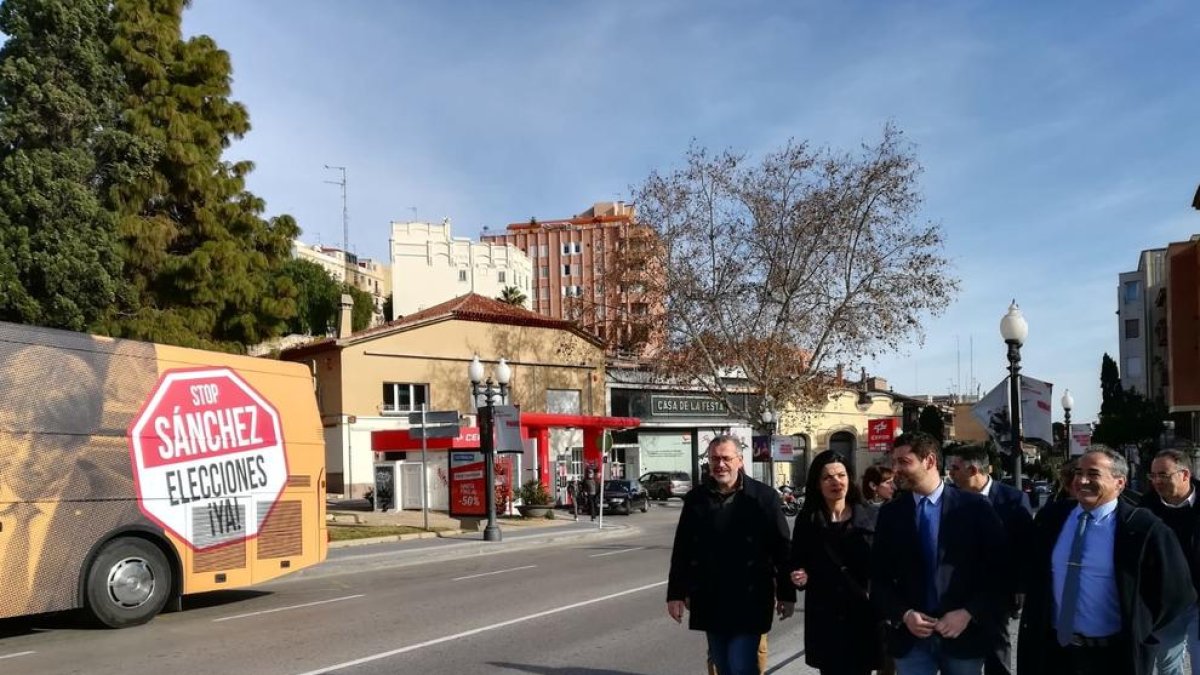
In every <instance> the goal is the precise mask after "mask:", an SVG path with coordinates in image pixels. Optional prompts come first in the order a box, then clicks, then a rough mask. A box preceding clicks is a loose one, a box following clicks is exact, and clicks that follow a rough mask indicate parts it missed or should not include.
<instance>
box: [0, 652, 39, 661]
mask: <svg viewBox="0 0 1200 675" xmlns="http://www.w3.org/2000/svg"><path fill="white" fill-rule="evenodd" d="M36 653H37V652H17V653H15V654H4V655H3V656H0V660H4V659H15V658H17V657H18V656H29V655H30V654H36Z"/></svg>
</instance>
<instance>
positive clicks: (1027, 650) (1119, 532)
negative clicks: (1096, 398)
mask: <svg viewBox="0 0 1200 675" xmlns="http://www.w3.org/2000/svg"><path fill="white" fill-rule="evenodd" d="M1128 474H1129V465H1128V464H1127V463H1126V462H1125V458H1124V457H1122V456H1121V455H1120V453H1117V452H1115V451H1113V450H1112V449H1110V448H1107V447H1104V446H1098V445H1094V446H1092V447H1091V448H1089V449H1088V451H1087V452H1086V453H1084V455H1083V456H1082V457H1081V458H1080V460H1079V466H1078V469H1077V470H1076V472H1075V481H1074V494H1075V498H1076V500H1078V501H1061V502H1054V503H1052V504H1048V505H1047V506H1046V507H1045V508H1043V509H1042V510H1041V511H1040V512H1039V513H1038V515H1037V518H1036V519H1034V543H1033V546H1032V547H1031V548H1032V554H1031V555H1032V556H1033V557H1032V561H1033V562H1032V567H1031V571H1030V576H1029V578H1028V586H1027V592H1026V594H1025V610H1024V611H1023V612H1022V614H1021V632H1020V637H1019V639H1018V641H1017V672H1019V673H1020V674H1021V675H1064V674H1065V675H1150V673H1151V672H1152V669H1153V665H1154V654H1155V648H1156V647H1157V643H1158V640H1157V639H1156V638H1155V634H1156V633H1160V632H1161V631H1162V630H1163V629H1165V628H1167V627H1168V626H1171V625H1172V624H1173V623H1174V622H1175V621H1176V620H1178V619H1179V618H1180V617H1181V616H1183V615H1184V614H1185V613H1186V612H1187V610H1188V608H1189V607H1191V606H1192V605H1193V604H1195V602H1196V592H1195V590H1194V589H1193V588H1192V583H1191V579H1190V577H1189V575H1188V567H1187V561H1186V560H1185V559H1184V557H1183V551H1182V550H1181V549H1180V548H1179V542H1178V541H1177V540H1176V538H1175V535H1174V534H1172V533H1171V530H1170V528H1168V527H1167V526H1166V525H1164V524H1163V522H1162V521H1161V520H1159V519H1158V517H1157V516H1155V515H1154V514H1152V513H1150V511H1149V510H1147V509H1141V508H1137V507H1134V506H1131V505H1129V504H1128V503H1126V502H1125V501H1124V500H1122V499H1120V495H1121V491H1122V490H1123V489H1124V487H1125V480H1126V477H1127V476H1128Z"/></svg>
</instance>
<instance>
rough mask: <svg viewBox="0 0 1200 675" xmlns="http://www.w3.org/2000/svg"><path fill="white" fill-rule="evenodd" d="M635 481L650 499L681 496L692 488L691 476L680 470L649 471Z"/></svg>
mask: <svg viewBox="0 0 1200 675" xmlns="http://www.w3.org/2000/svg"><path fill="white" fill-rule="evenodd" d="M637 482H639V483H641V485H642V487H644V488H645V489H646V492H647V493H649V495H650V498H651V499H670V498H671V497H679V498H681V499H682V498H683V496H684V495H686V494H687V493H688V492H691V490H692V477H691V476H689V475H688V474H686V473H684V472H682V471H650V472H648V473H644V474H642V475H641V477H640V478H638V480H637Z"/></svg>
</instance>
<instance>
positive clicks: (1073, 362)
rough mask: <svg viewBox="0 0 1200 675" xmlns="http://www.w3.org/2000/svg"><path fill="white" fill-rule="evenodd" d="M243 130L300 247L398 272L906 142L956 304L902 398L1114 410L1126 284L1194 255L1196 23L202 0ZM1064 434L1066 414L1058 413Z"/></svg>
mask: <svg viewBox="0 0 1200 675" xmlns="http://www.w3.org/2000/svg"><path fill="white" fill-rule="evenodd" d="M184 26H185V31H186V32H188V33H192V34H194V33H206V34H209V35H211V36H213V37H214V38H215V39H216V40H217V42H218V44H219V45H220V46H221V47H223V48H224V49H226V50H228V51H229V52H230V54H231V55H232V58H233V64H234V78H235V82H234V96H235V98H237V99H238V100H240V101H242V102H243V103H245V104H246V106H247V107H248V108H249V110H250V115H251V121H252V123H253V127H254V128H253V130H252V131H251V132H250V134H249V135H248V136H247V137H246V138H245V139H244V140H242V141H241V142H239V143H237V144H235V145H234V146H233V148H232V149H231V150H230V151H229V153H228V157H229V158H237V159H241V158H245V159H250V160H253V161H254V162H255V163H256V165H257V170H256V171H255V172H254V173H253V174H252V176H251V178H250V182H249V184H250V188H251V189H252V190H254V191H255V192H256V193H258V194H259V195H260V196H261V197H263V198H264V199H266V201H267V205H268V210H269V212H270V213H271V214H278V213H290V214H292V215H293V216H295V217H296V218H297V219H298V221H299V222H300V225H301V227H302V228H303V230H304V240H305V241H310V242H316V241H321V242H324V243H327V244H334V245H340V243H341V239H342V228H341V199H340V193H339V188H338V187H337V186H334V185H328V184H325V183H323V181H325V180H333V179H335V178H336V177H337V176H336V174H335V173H333V172H327V171H325V170H324V169H323V168H322V167H323V165H325V164H333V165H345V166H346V167H348V174H349V181H348V182H349V202H350V242H351V245H350V247H351V249H352V250H354V251H356V252H357V253H359V254H360V255H364V256H371V257H376V258H381V259H385V258H386V256H387V246H388V242H387V240H388V233H389V223H390V222H391V221H392V220H411V219H412V218H413V216H414V211H413V209H414V208H415V209H416V211H415V215H416V217H417V218H419V219H421V220H440V219H441V218H444V217H449V218H451V220H452V222H453V223H454V230H455V234H457V235H464V236H472V237H475V236H477V235H478V233H479V231H480V230H481V229H482V227H484V226H491V227H492V228H499V227H503V226H504V225H505V224H507V223H510V222H515V221H522V220H527V219H528V218H530V217H531V216H536V217H538V218H540V219H548V218H560V217H567V216H570V215H573V214H575V213H578V212H580V211H583V210H584V209H586V208H588V207H589V206H590V205H591V203H592V202H593V201H603V200H610V199H623V198H627V197H628V195H629V193H630V186H631V185H633V184H636V183H638V182H639V181H641V180H642V179H643V178H644V177H645V176H646V175H647V173H648V172H649V171H650V170H651V169H654V168H670V167H671V166H674V165H677V164H678V162H679V161H680V160H681V158H682V156H683V152H684V151H685V150H686V148H687V146H688V143H689V141H690V140H691V139H693V138H695V139H696V140H697V141H698V142H699V143H700V144H702V145H705V146H708V147H710V148H734V149H738V150H743V151H747V152H750V153H761V152H763V151H766V150H768V149H771V148H774V147H777V146H779V145H781V144H782V143H783V142H785V141H786V140H787V139H788V138H789V137H795V138H799V139H807V140H809V141H811V142H813V143H814V144H817V145H828V146H831V147H834V148H844V149H852V148H854V147H856V146H857V145H858V144H859V143H861V142H864V141H867V142H871V141H874V140H875V139H877V138H878V136H879V133H880V130H881V129H882V127H883V125H884V124H885V123H887V122H889V121H890V122H894V123H895V124H896V125H897V126H899V127H900V128H901V129H902V130H903V131H904V132H905V134H906V136H907V137H908V139H909V140H911V141H912V142H913V143H914V144H915V145H916V150H917V154H918V157H919V158H920V161H921V163H922V164H923V165H924V167H925V173H924V174H923V176H922V188H923V191H924V195H925V204H924V217H925V218H927V219H929V220H933V221H937V222H940V223H941V224H942V225H943V226H944V228H945V230H946V233H947V238H948V246H947V253H948V254H949V255H950V257H951V258H952V259H953V260H954V261H955V266H956V270H957V273H958V275H959V276H960V277H961V278H962V281H963V284H962V293H961V294H960V296H959V298H958V300H957V301H956V302H955V303H954V304H953V305H952V306H951V307H949V308H948V309H947V311H946V312H945V313H944V315H943V316H941V317H939V318H936V319H932V320H930V321H929V322H928V325H927V339H926V341H925V343H924V344H923V345H916V344H914V345H912V346H911V347H910V348H909V349H907V350H906V351H905V352H904V353H902V354H897V355H895V356H894V357H890V358H886V359H881V360H880V361H878V362H876V363H871V364H865V365H866V366H867V368H868V369H869V370H870V371H871V372H872V373H876V374H879V375H881V376H883V377H886V378H887V379H888V380H889V382H890V383H891V384H892V386H893V387H894V388H895V389H896V390H897V391H900V392H904V393H910V394H911V393H946V392H949V391H950V390H951V389H953V388H956V387H957V386H958V385H957V383H958V382H960V381H961V383H962V387H961V388H962V389H963V390H966V389H967V388H968V384H969V379H970V373H971V370H972V359H971V354H970V344H971V342H972V341H973V342H974V359H973V371H974V375H975V379H976V380H977V381H978V382H979V383H980V384H981V386H982V387H983V391H984V393H986V392H987V390H988V389H989V388H990V387H991V386H992V385H994V384H995V383H997V382H998V381H999V380H1000V379H1001V378H1002V377H1003V376H1004V369H1005V365H1006V362H1005V356H1004V355H1005V348H1004V345H1003V343H1002V341H1001V339H1000V336H999V328H998V326H999V321H1000V317H1001V316H1002V315H1003V314H1004V312H1005V310H1006V308H1007V306H1008V302H1009V301H1010V300H1011V299H1012V298H1014V297H1015V298H1016V299H1017V300H1018V302H1019V303H1020V305H1021V307H1022V309H1023V310H1024V312H1025V314H1026V317H1027V318H1028V321H1029V324H1030V332H1029V338H1028V340H1027V343H1026V346H1025V348H1024V350H1023V357H1024V361H1023V364H1024V372H1025V373H1026V374H1028V375H1031V376H1034V377H1038V378H1039V379H1044V380H1048V381H1051V382H1053V383H1055V385H1056V390H1055V406H1056V408H1057V405H1058V404H1057V399H1058V397H1059V393H1060V392H1061V391H1062V387H1063V386H1064V385H1065V386H1067V387H1070V389H1071V391H1072V394H1073V395H1074V397H1075V411H1074V413H1073V418H1074V420H1075V421H1087V420H1091V419H1093V418H1094V416H1095V414H1096V412H1097V411H1098V409H1099V402H1100V396H1099V371H1100V359H1101V355H1102V354H1103V353H1104V352H1106V351H1108V352H1109V353H1112V354H1113V355H1114V356H1115V355H1116V349H1117V339H1118V336H1117V326H1116V317H1115V314H1114V312H1115V310H1116V297H1117V289H1116V286H1117V275H1118V273H1120V272H1123V271H1127V270H1130V269H1133V268H1135V267H1136V264H1137V255H1138V252H1139V251H1140V250H1142V249H1145V248H1155V247H1159V246H1162V245H1165V244H1166V243H1167V242H1169V241H1176V240H1182V239H1186V238H1187V237H1188V236H1189V235H1191V234H1192V233H1196V232H1200V212H1197V211H1193V210H1192V209H1190V208H1189V204H1190V201H1191V197H1192V194H1193V193H1194V191H1195V190H1196V186H1197V184H1198V183H1200V128H1198V127H1200V87H1197V86H1196V70H1195V69H1196V64H1197V63H1200V39H1197V37H1196V36H1197V35H1200V12H1197V11H1196V8H1195V6H1194V5H1192V4H1190V3H1188V2H1186V1H1185V0H1174V1H1164V2H1144V3H1129V2H1096V1H1086V2H1084V1H1075V2H1057V3H1032V2H1030V3H1012V2H969V1H964V2H932V1H929V2H916V1H914V2H901V1H897V2H882V1H877V2H833V1H832V0H829V1H826V2H758V1H753V0H742V1H739V2H732V1H731V2H700V1H696V0H664V1H655V0H638V1H634V0H625V1H620V0H611V1H608V2H582V1H567V0H545V1H541V2H532V1H531V2H516V1H505V2H497V1H482V0H479V1H469V0H463V1H459V2H433V1H428V2H383V1H380V0H373V1H372V0H339V1H338V2H328V1H327V0H325V1H321V2H317V1H313V0H261V1H247V0H196V2H195V3H194V6H193V8H192V9H190V10H188V12H187V13H186V15H185V19H184ZM1054 417H1055V419H1059V418H1060V417H1061V411H1058V410H1056V411H1055V415H1054Z"/></svg>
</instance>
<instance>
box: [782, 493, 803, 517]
mask: <svg viewBox="0 0 1200 675" xmlns="http://www.w3.org/2000/svg"><path fill="white" fill-rule="evenodd" d="M779 502H780V507H781V508H782V509H783V515H785V516H787V517H789V518H791V517H792V516H795V515H796V514H798V513H800V505H801V503H802V502H801V499H800V496H799V495H797V494H796V488H794V487H792V486H791V485H781V486H779Z"/></svg>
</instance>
